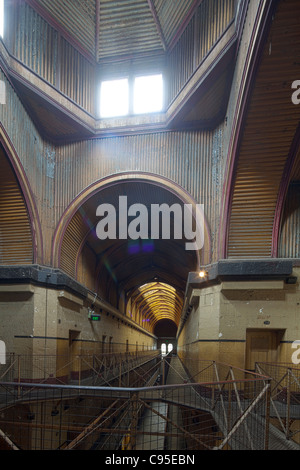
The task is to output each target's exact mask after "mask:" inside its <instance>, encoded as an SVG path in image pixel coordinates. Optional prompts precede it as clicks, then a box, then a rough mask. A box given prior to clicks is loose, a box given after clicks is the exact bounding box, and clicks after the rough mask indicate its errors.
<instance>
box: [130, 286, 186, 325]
mask: <svg viewBox="0 0 300 470" xmlns="http://www.w3.org/2000/svg"><path fill="white" fill-rule="evenodd" d="M182 306H183V292H182V291H181V290H179V289H176V288H174V287H172V286H170V285H168V284H165V283H162V282H150V283H147V284H144V285H142V286H140V287H139V288H137V289H136V290H135V292H134V293H133V294H132V296H131V311H132V310H133V309H134V308H135V309H136V310H137V311H138V312H139V314H140V315H141V317H142V319H141V320H142V322H149V325H150V326H151V327H152V328H154V327H155V325H156V324H157V323H158V322H159V321H160V320H165V319H167V320H172V321H173V322H174V323H175V324H176V326H178V324H179V320H180V315H181V310H182Z"/></svg>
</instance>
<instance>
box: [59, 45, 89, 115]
mask: <svg viewBox="0 0 300 470" xmlns="http://www.w3.org/2000/svg"><path fill="white" fill-rule="evenodd" d="M60 91H61V92H62V93H64V94H65V95H66V96H68V97H69V98H71V99H72V101H74V102H75V103H77V104H79V106H81V107H82V108H84V109H85V110H87V111H88V112H89V113H91V114H93V115H94V114H95V101H96V100H95V67H93V66H92V64H91V63H90V62H89V61H88V60H86V59H85V58H84V57H83V56H82V55H81V54H80V53H79V52H78V51H77V50H76V49H74V47H72V46H70V44H69V43H68V42H67V41H65V40H64V39H61V42H60Z"/></svg>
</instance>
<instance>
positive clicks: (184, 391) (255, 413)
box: [0, 357, 270, 451]
mask: <svg viewBox="0 0 300 470" xmlns="http://www.w3.org/2000/svg"><path fill="white" fill-rule="evenodd" d="M202 366H203V367H202ZM201 367H202V368H201V371H200V372H201V373H200V379H198V380H197V381H194V382H191V381H189V377H188V375H187V374H186V370H185V369H184V367H183V366H182V363H181V361H180V360H179V358H177V357H171V358H167V360H164V361H163V362H162V363H161V364H160V377H161V383H162V384H159V385H156V386H147V387H143V386H140V387H130V388H129V387H119V386H118V387H114V386H110V387H107V386H105V387H103V386H91V385H89V386H87V385H58V384H49V383H39V384H37V383H25V382H3V381H2V382H0V406H1V410H0V429H1V433H0V442H1V443H2V445H3V446H4V445H7V446H11V447H12V448H17V449H25V450H27V449H31V450H46V449H47V450H58V449H59V450H67V449H76V450H147V449H151V450H189V451H190V450H212V449H224V450H237V449H253V450H255V449H267V448H268V442H269V426H268V423H269V421H268V410H269V389H270V386H269V381H268V379H267V378H266V377H262V376H260V375H257V374H249V373H247V372H246V371H241V370H239V369H237V370H235V369H234V368H232V367H230V366H227V365H225V364H216V363H214V362H210V363H209V361H207V362H206V363H205V364H204V363H203V364H201ZM216 377H219V378H218V379H216ZM220 377H222V379H220Z"/></svg>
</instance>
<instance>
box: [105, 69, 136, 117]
mask: <svg viewBox="0 0 300 470" xmlns="http://www.w3.org/2000/svg"><path fill="white" fill-rule="evenodd" d="M128 92H129V90H128V79H127V78H122V79H118V80H105V81H103V82H102V83H101V92H100V116H101V117H103V118H104V117H114V116H115V117H116V116H126V115H127V114H128V109H129V101H128Z"/></svg>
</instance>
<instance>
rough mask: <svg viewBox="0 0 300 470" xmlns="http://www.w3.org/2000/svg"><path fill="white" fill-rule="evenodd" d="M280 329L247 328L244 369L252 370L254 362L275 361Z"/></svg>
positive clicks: (277, 352)
mask: <svg viewBox="0 0 300 470" xmlns="http://www.w3.org/2000/svg"><path fill="white" fill-rule="evenodd" d="M282 333H283V332H282V330H258V329H257V330H256V329H255V330H247V332H246V366H245V367H246V369H247V370H254V369H255V363H256V362H277V361H278V358H279V347H280V339H281V337H282Z"/></svg>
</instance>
